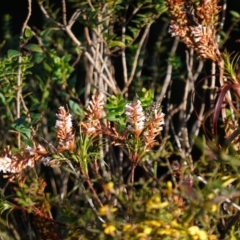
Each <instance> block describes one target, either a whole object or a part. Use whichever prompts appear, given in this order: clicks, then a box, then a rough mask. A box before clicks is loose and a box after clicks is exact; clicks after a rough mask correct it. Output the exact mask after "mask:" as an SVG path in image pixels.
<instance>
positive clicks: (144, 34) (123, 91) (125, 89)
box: [122, 22, 153, 94]
mask: <svg viewBox="0 0 240 240" xmlns="http://www.w3.org/2000/svg"><path fill="white" fill-rule="evenodd" d="M152 23H153V22H150V23H148V24H147V26H146V28H145V30H144V33H143V35H142V38H141V40H140V42H139V45H138V48H137V51H136V53H135V56H134V59H133V65H132V71H131V74H130V77H129V79H128V82H127V84H126V85H125V87H124V89H123V90H122V94H124V93H126V92H127V90H128V87H129V86H130V84H131V83H132V80H133V78H134V75H135V73H136V69H137V65H138V61H139V55H140V52H141V50H142V47H143V44H144V42H145V40H146V38H147V36H148V34H149V30H150V27H151V25H152Z"/></svg>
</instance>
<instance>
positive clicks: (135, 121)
mask: <svg viewBox="0 0 240 240" xmlns="http://www.w3.org/2000/svg"><path fill="white" fill-rule="evenodd" d="M125 114H126V115H127V119H128V123H129V125H128V127H127V128H128V130H129V131H131V132H132V133H133V134H134V135H135V137H138V136H139V135H140V134H141V133H142V131H143V129H144V126H145V115H144V112H143V108H142V105H141V101H140V100H137V101H136V102H132V103H128V104H127V105H126V106H125Z"/></svg>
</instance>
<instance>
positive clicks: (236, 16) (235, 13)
mask: <svg viewBox="0 0 240 240" xmlns="http://www.w3.org/2000/svg"><path fill="white" fill-rule="evenodd" d="M229 12H230V13H231V14H232V16H234V17H235V18H240V14H239V13H238V12H235V11H229Z"/></svg>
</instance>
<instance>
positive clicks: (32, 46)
mask: <svg viewBox="0 0 240 240" xmlns="http://www.w3.org/2000/svg"><path fill="white" fill-rule="evenodd" d="M25 48H26V49H28V50H29V51H32V52H39V53H41V52H42V49H41V47H39V46H38V45H37V44H33V43H30V44H27V45H26V46H25Z"/></svg>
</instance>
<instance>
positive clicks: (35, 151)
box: [0, 144, 47, 180]
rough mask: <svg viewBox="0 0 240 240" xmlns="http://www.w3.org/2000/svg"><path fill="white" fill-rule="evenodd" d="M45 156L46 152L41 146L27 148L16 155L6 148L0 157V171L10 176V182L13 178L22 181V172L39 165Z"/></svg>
mask: <svg viewBox="0 0 240 240" xmlns="http://www.w3.org/2000/svg"><path fill="white" fill-rule="evenodd" d="M46 154H47V151H46V150H45V148H44V147H43V146H41V145H36V144H35V145H34V146H33V147H29V146H28V147H26V148H24V149H22V150H21V151H19V152H16V153H12V152H11V150H10V147H9V146H8V147H7V148H5V149H4V150H3V156H1V157H0V171H2V172H3V173H4V174H10V175H9V178H10V180H12V179H13V178H14V177H17V178H18V179H19V180H20V179H23V178H24V174H22V172H23V170H24V169H26V168H27V167H30V168H33V167H34V166H35V164H38V163H40V161H41V159H42V158H44V156H45V155H46Z"/></svg>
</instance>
